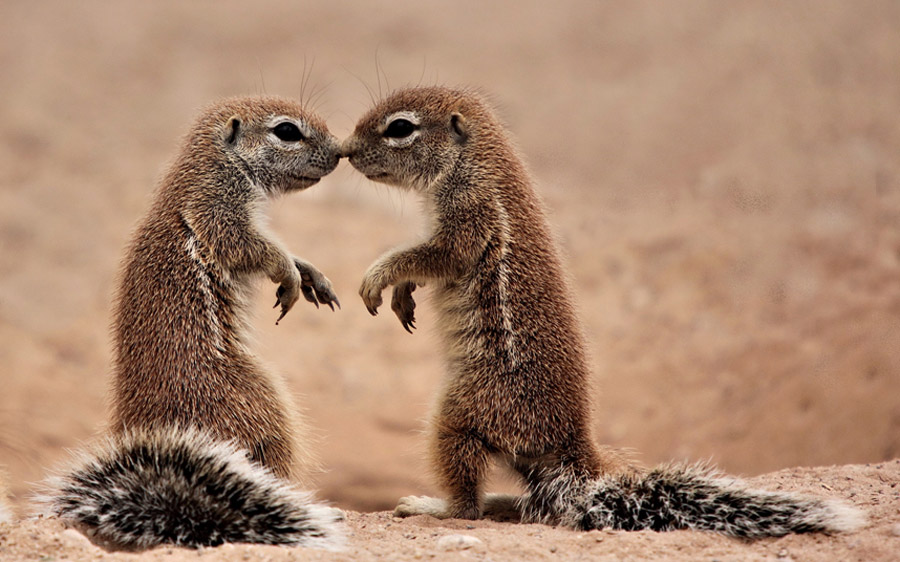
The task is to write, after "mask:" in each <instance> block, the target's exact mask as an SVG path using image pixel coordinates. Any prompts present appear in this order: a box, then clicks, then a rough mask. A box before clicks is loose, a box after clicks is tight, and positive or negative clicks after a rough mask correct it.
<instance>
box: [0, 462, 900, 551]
mask: <svg viewBox="0 0 900 562" xmlns="http://www.w3.org/2000/svg"><path fill="white" fill-rule="evenodd" d="M898 482H900V460H896V461H892V462H885V463H879V464H875V465H846V466H838V467H830V468H814V469H805V468H793V469H788V470H783V471H779V472H775V473H772V474H767V475H765V476H761V477H758V478H754V479H752V481H751V483H752V484H753V485H758V486H761V487H765V488H767V489H772V490H783V491H795V492H802V493H804V494H811V495H819V496H822V497H835V496H842V497H846V498H849V503H851V504H852V505H855V506H857V507H859V508H861V509H863V510H864V511H865V512H866V514H867V515H868V517H869V524H868V526H867V527H866V528H865V529H863V530H861V531H857V532H854V533H848V534H843V535H835V536H824V535H793V536H788V537H784V538H780V539H765V540H760V541H755V542H752V543H748V542H742V541H738V540H735V539H729V538H725V537H721V536H718V535H713V534H710V533H698V532H689V531H677V532H671V533H654V532H652V531H642V532H624V531H590V532H576V531H572V530H570V529H563V528H557V527H548V526H544V525H518V524H511V523H498V522H493V521H471V522H470V521H459V520H451V521H440V520H438V519H435V518H433V517H429V516H425V515H422V516H418V517H413V518H410V519H398V518H394V517H391V514H390V513H387V512H374V513H358V512H348V513H347V525H346V527H347V544H346V546H345V547H344V548H343V549H341V550H338V551H336V552H328V551H322V550H312V549H302V548H287V547H277V546H251V545H224V546H221V547H217V548H207V549H201V550H190V549H179V548H166V547H160V548H156V549H153V550H149V551H145V552H143V553H140V554H131V553H121V552H113V553H110V552H105V551H103V550H101V549H100V548H98V547H96V546H94V545H92V544H91V543H90V542H88V540H87V539H85V538H84V536H83V535H81V534H79V533H77V532H76V531H74V530H71V529H68V530H67V529H64V528H63V527H62V525H61V524H60V523H59V522H58V521H55V520H50V521H46V520H37V521H35V520H32V521H28V522H24V523H21V524H19V525H16V526H12V525H3V524H0V559H9V560H27V559H33V560H34V559H38V560H44V561H50V560H62V559H65V560H71V561H73V562H77V561H81V560H85V561H88V560H109V561H112V560H121V561H131V560H135V561H137V560H162V561H173V562H174V561H180V560H228V561H245V560H272V561H278V560H347V561H356V560H401V561H403V560H446V559H450V560H456V559H458V560H498V561H499V560H698V559H702V560H810V561H815V560H822V561H831V560H847V561H849V560H866V561H869V560H896V556H897V552H900V523H898V522H897V521H898V519H900V517H898V514H900V487H898V486H897V483H898ZM460 537H465V538H460ZM461 544H464V545H466V546H460V545H461Z"/></svg>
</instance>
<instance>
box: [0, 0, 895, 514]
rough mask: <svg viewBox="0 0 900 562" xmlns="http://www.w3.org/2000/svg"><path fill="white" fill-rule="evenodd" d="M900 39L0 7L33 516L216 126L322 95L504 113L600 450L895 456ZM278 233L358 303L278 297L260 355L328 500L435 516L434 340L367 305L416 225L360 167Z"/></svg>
mask: <svg viewBox="0 0 900 562" xmlns="http://www.w3.org/2000/svg"><path fill="white" fill-rule="evenodd" d="M898 22H900V4H898V3H897V2H893V1H890V0H887V1H883V2H869V1H862V2H845V1H809V2H790V3H788V2H777V1H772V2H748V1H741V2H717V1H708V2H645V1H638V2H618V3H608V2H600V1H583V2H574V1H572V2H566V1H563V2H553V3H551V2H531V1H508V2H478V1H467V0H457V1H454V2H422V1H390V2H341V1H333V2H288V1H283V2H253V3H250V2H233V1H225V2H222V1H216V2H213V1H207V2H180V1H155V2H124V1H123V2H105V1H79V2H52V1H42V2H32V1H18V0H4V2H3V3H2V4H0V143H2V150H0V465H5V466H6V468H7V470H8V472H9V473H10V475H11V480H12V488H13V492H14V493H15V494H16V501H17V503H18V505H19V507H20V508H21V507H22V506H24V501H25V497H26V493H27V492H28V491H29V490H30V489H31V484H30V483H32V482H35V481H37V480H39V479H40V478H42V476H43V475H44V474H45V470H46V469H47V467H49V466H52V465H54V464H55V463H57V462H59V461H60V460H62V459H64V458H65V457H66V455H67V453H66V452H65V448H66V447H76V446H78V444H79V443H81V442H82V441H84V440H86V439H89V438H90V437H91V436H92V435H94V434H95V433H96V431H97V430H98V429H99V428H100V427H101V426H102V423H103V420H104V415H105V403H104V395H105V390H106V382H107V373H108V369H109V359H110V345H109V338H108V331H107V327H108V324H109V310H110V296H111V294H112V292H113V288H114V283H115V277H116V273H117V268H118V260H119V257H120V255H121V252H122V248H123V246H124V244H125V243H126V242H127V240H128V238H129V233H130V230H131V228H132V227H133V225H134V224H135V222H136V221H137V220H138V219H139V218H140V217H141V216H142V214H143V212H144V211H145V209H146V208H147V205H148V201H149V196H150V194H151V192H152V189H153V186H154V183H155V181H156V179H157V178H158V177H159V176H160V174H161V170H162V169H163V167H164V165H165V163H166V162H167V160H168V159H169V158H171V157H172V156H173V154H174V150H175V149H176V146H177V144H178V142H179V139H180V137H181V135H182V134H184V132H185V131H186V127H187V126H188V124H189V123H190V121H191V120H192V118H193V116H194V114H195V112H196V110H197V109H198V108H199V107H200V106H202V105H204V104H206V103H208V102H209V101H211V100H214V99H216V98H220V97H223V96H229V95H234V94H248V93H249V94H253V93H268V94H278V95H284V96H290V97H294V98H298V99H299V98H301V97H303V98H305V99H308V100H311V102H310V104H311V106H312V107H314V108H315V109H316V110H318V111H319V112H320V113H321V114H322V115H324V116H325V117H326V119H327V120H328V122H329V124H330V126H331V129H332V131H333V132H334V133H335V134H336V135H338V136H339V137H343V136H345V135H346V134H348V133H349V132H350V130H351V128H352V125H353V123H354V122H355V120H356V119H357V118H358V117H359V116H360V115H362V113H363V112H364V111H365V110H366V109H367V108H368V107H369V106H370V103H371V102H370V98H369V93H368V92H367V88H368V89H370V90H373V91H374V93H375V95H376V96H377V95H378V94H379V91H380V92H381V93H386V92H388V91H389V90H390V89H392V88H396V87H400V86H404V85H414V84H418V83H422V84H433V83H441V84H450V85H474V86H478V87H480V88H482V89H483V90H484V91H486V92H488V93H489V94H490V95H491V96H492V98H493V99H494V101H495V102H496V104H497V106H498V108H499V110H500V112H501V114H502V116H503V118H504V119H505V121H506V122H507V123H508V125H509V128H510V130H511V131H512V133H513V135H514V136H515V137H516V138H517V140H518V142H519V144H520V147H521V149H522V151H523V153H524V154H525V155H526V157H527V159H528V161H529V163H530V165H531V167H532V169H533V171H534V173H535V174H536V176H537V178H538V180H539V185H540V188H541V192H542V194H543V196H544V198H545V200H546V203H547V206H548V208H549V211H550V216H551V218H552V221H553V223H554V224H555V227H556V229H557V232H558V234H559V237H560V241H561V244H562V246H563V247H564V249H565V251H566V252H567V254H568V263H569V266H570V271H571V274H572V276H573V279H574V287H575V289H576V290H577V292H578V295H577V299H578V300H579V302H580V303H581V308H582V319H583V321H584V324H585V328H586V331H587V333H588V336H589V341H590V342H591V345H592V351H593V361H594V364H595V367H596V370H595V372H596V381H595V382H596V388H597V392H596V396H595V404H596V413H595V427H596V435H597V437H598V439H599V440H600V441H602V442H604V443H608V444H612V445H616V446H623V447H632V448H634V449H636V450H637V451H639V452H640V453H641V456H640V458H641V459H642V460H643V461H645V462H647V463H655V462H658V461H663V460H668V459H684V458H689V459H709V458H711V459H712V460H713V461H715V462H717V463H719V464H720V465H721V466H722V467H723V468H725V469H727V470H728V471H731V472H736V473H743V474H751V475H752V474H758V473H761V472H765V471H771V470H774V469H778V468H782V467H789V466H798V465H823V464H832V463H865V462H875V461H879V460H883V459H891V458H894V457H898V456H900V31H898ZM306 78H308V83H307V85H306V87H305V88H304V87H303V84H304V82H305V80H306ZM272 217H273V218H272V228H273V230H274V231H275V232H277V233H278V234H279V236H280V237H281V238H282V240H283V241H284V242H285V243H286V244H287V246H288V247H289V248H291V249H292V251H294V252H296V253H297V254H298V255H300V256H303V257H305V258H306V259H308V260H310V261H312V262H313V263H315V264H316V265H317V266H319V267H320V268H321V269H322V270H323V271H324V272H325V273H326V274H327V275H328V276H329V277H330V278H331V279H332V281H333V282H334V284H335V287H336V290H337V292H338V294H339V296H340V298H341V301H342V303H343V305H344V306H343V309H342V310H341V311H339V312H337V313H331V312H330V311H327V310H318V311H317V310H315V309H313V308H312V307H311V306H305V307H304V306H303V304H298V307H297V308H295V309H294V310H293V311H292V312H291V313H290V314H289V315H288V316H287V317H286V319H285V321H284V322H282V324H281V325H280V326H278V327H276V326H275V325H274V321H275V318H276V312H275V311H273V310H271V309H270V308H269V307H270V306H271V301H273V295H274V291H275V286H274V285H271V284H269V283H262V282H261V283H260V287H259V293H258V294H259V301H258V315H257V319H256V325H257V326H258V334H257V335H258V351H259V354H260V355H261V356H262V357H263V358H264V359H265V360H266V361H267V362H268V363H270V364H271V365H272V366H273V367H274V368H275V369H277V370H278V371H279V372H280V373H282V374H283V375H284V376H285V377H286V378H287V379H288V382H289V385H290V387H291V388H292V389H293V390H294V391H295V392H296V393H297V395H298V397H297V402H298V404H299V405H300V406H302V407H303V408H305V409H306V410H307V414H308V417H309V420H310V424H311V426H312V427H313V428H314V431H315V434H316V435H317V437H318V439H319V443H318V445H317V449H318V451H319V454H320V457H321V461H322V464H323V466H324V467H325V468H326V469H327V472H325V473H324V474H322V475H321V476H320V477H319V479H318V482H319V490H320V496H322V497H324V498H326V499H328V500H331V501H334V502H335V503H337V504H338V505H339V506H342V507H346V508H352V509H355V510H362V511H365V510H375V509H388V508H391V507H392V506H393V504H394V502H395V500H396V498H397V497H398V496H400V495H403V494H409V493H428V492H435V490H434V488H433V485H432V482H431V479H430V478H429V476H428V472H427V467H426V465H425V464H424V462H423V461H422V454H421V453H422V449H423V443H424V440H423V438H422V435H421V431H422V430H423V429H424V427H425V425H424V420H425V419H426V416H427V412H428V407H429V403H430V401H431V399H432V396H433V394H434V392H435V391H436V390H437V388H438V384H439V380H440V377H441V364H440V360H439V358H438V357H437V356H436V350H437V345H436V342H435V341H434V338H433V336H432V335H431V334H432V327H433V324H434V317H433V315H432V313H431V309H430V307H429V304H428V300H427V291H422V292H417V293H416V295H417V297H418V299H419V304H420V306H419V309H418V310H417V312H418V316H419V323H418V324H419V326H420V329H419V331H418V332H417V333H416V334H415V335H413V336H410V335H408V334H406V333H405V332H404V331H403V329H402V328H401V326H400V324H399V322H397V321H396V320H395V319H394V318H393V317H392V315H390V313H386V314H382V315H380V316H379V317H378V318H371V317H370V316H369V315H368V314H367V313H366V311H365V308H364V307H363V306H362V304H361V303H360V301H359V298H358V297H357V295H356V290H357V287H358V283H359V281H360V279H361V276H362V273H363V272H364V271H365V268H366V267H367V266H368V264H369V263H370V262H371V261H372V260H374V259H375V258H376V257H377V256H378V255H380V253H381V252H383V251H384V250H386V249H388V248H390V247H392V246H393V245H395V244H398V243H401V242H404V241H408V240H410V239H412V238H414V237H416V236H419V235H420V234H421V225H422V222H421V217H420V212H419V208H418V205H417V203H416V201H415V200H414V199H413V198H410V197H405V198H404V197H399V196H397V195H395V194H393V193H391V192H389V191H388V190H387V189H386V188H385V187H382V186H376V185H374V184H371V183H369V182H368V181H366V180H365V179H364V178H362V177H361V176H358V175H357V174H356V173H354V172H353V171H352V170H351V169H350V167H349V166H348V165H347V164H346V163H342V164H341V165H340V167H339V168H338V170H337V171H336V172H335V173H334V174H332V175H331V176H329V177H328V178H326V179H325V180H324V181H323V182H322V183H321V184H320V185H317V186H316V187H314V188H312V189H311V190H310V191H309V192H307V193H304V194H300V195H295V196H291V197H288V198H285V199H283V200H281V201H279V202H278V203H276V204H275V205H274V206H273V215H272ZM500 485H503V486H506V485H508V484H503V483H500Z"/></svg>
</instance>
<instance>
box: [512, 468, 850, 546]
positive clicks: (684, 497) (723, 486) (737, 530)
mask: <svg viewBox="0 0 900 562" xmlns="http://www.w3.org/2000/svg"><path fill="white" fill-rule="evenodd" d="M523 513H525V516H526V518H529V519H531V520H534V521H544V522H551V521H552V522H554V523H557V524H563V525H568V526H571V527H575V528H577V529H583V530H588V529H621V530H628V531H634V530H641V529H648V530H653V531H674V530H678V529H693V530H699V531H713V532H717V533H722V534H724V535H728V536H732V537H740V538H745V539H757V538H762V537H780V536H783V535H787V534H789V533H814V532H825V533H829V532H839V531H850V530H853V529H856V528H858V527H860V526H861V525H862V524H863V523H864V522H865V518H864V517H863V515H862V514H861V513H860V512H859V511H858V510H856V509H854V508H851V507H849V506H846V505H844V504H841V503H840V502H835V501H820V500H816V499H809V498H803V497H798V496H794V495H790V494H784V493H774V492H766V491H761V490H753V489H749V488H747V487H746V486H745V485H742V484H741V482H740V481H738V480H736V479H734V478H729V477H725V476H723V475H721V474H719V473H717V472H716V471H715V470H713V469H711V468H709V467H706V466H703V465H693V466H663V467H659V468H656V469H654V470H651V471H650V472H647V473H644V474H628V475H621V476H616V477H609V478H602V479H599V480H593V481H590V482H585V483H578V482H573V481H572V480H571V478H566V476H565V475H564V474H558V475H556V476H555V477H552V478H549V479H547V480H545V484H543V485H542V486H541V487H540V489H539V490H538V491H537V493H533V494H532V495H531V496H528V497H526V499H525V505H524V509H523Z"/></svg>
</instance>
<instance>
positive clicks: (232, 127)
mask: <svg viewBox="0 0 900 562" xmlns="http://www.w3.org/2000/svg"><path fill="white" fill-rule="evenodd" d="M240 132H241V118H240V117H238V116H237V115H233V116H232V117H231V119H229V120H228V124H227V125H225V142H226V143H227V144H234V143H235V142H237V138H238V134H239V133H240Z"/></svg>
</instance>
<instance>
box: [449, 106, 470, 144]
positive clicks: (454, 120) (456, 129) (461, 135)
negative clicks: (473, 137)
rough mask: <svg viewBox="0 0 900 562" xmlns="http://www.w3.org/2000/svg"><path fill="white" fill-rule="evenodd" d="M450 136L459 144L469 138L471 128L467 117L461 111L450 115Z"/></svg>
mask: <svg viewBox="0 0 900 562" xmlns="http://www.w3.org/2000/svg"><path fill="white" fill-rule="evenodd" d="M450 136H451V137H453V140H455V141H456V142H457V144H462V143H464V142H466V139H468V138H469V128H468V127H467V126H466V119H465V117H463V116H462V114H460V113H453V114H451V115H450Z"/></svg>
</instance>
